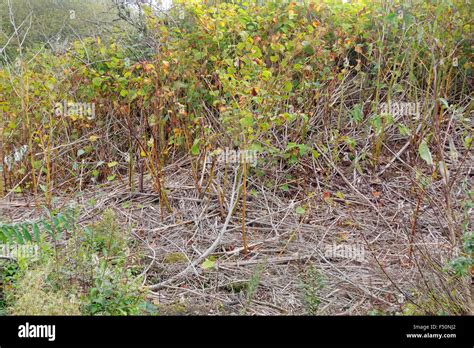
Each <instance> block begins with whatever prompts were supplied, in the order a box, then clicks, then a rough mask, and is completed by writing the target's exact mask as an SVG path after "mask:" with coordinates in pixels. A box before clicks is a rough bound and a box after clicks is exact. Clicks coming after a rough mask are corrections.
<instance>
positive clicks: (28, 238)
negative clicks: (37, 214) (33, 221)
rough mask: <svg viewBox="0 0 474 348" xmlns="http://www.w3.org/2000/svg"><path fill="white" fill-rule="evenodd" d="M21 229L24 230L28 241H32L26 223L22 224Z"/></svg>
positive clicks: (24, 235)
mask: <svg viewBox="0 0 474 348" xmlns="http://www.w3.org/2000/svg"><path fill="white" fill-rule="evenodd" d="M21 230H22V232H23V237H24V238H25V239H26V240H27V241H28V242H32V241H33V239H32V238H31V234H30V231H28V227H26V225H21Z"/></svg>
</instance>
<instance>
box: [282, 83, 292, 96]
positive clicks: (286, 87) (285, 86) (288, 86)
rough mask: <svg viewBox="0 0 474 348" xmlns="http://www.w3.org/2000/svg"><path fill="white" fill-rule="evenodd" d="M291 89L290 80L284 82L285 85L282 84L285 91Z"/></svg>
mask: <svg viewBox="0 0 474 348" xmlns="http://www.w3.org/2000/svg"><path fill="white" fill-rule="evenodd" d="M292 89H293V84H292V83H291V82H290V81H287V82H285V85H284V86H283V90H284V91H285V92H287V93H289V92H291V91H292Z"/></svg>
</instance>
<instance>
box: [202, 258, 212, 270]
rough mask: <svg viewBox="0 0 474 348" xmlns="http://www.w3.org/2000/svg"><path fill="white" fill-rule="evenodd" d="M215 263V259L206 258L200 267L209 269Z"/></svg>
mask: <svg viewBox="0 0 474 348" xmlns="http://www.w3.org/2000/svg"><path fill="white" fill-rule="evenodd" d="M215 264H216V261H213V260H210V259H209V258H207V259H206V260H205V261H204V262H203V263H202V265H201V268H202V269H210V268H214V266H215Z"/></svg>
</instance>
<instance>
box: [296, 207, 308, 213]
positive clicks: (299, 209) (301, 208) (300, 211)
mask: <svg viewBox="0 0 474 348" xmlns="http://www.w3.org/2000/svg"><path fill="white" fill-rule="evenodd" d="M295 212H296V214H299V215H303V214H304V213H306V210H305V209H304V208H303V207H297V208H296V209H295Z"/></svg>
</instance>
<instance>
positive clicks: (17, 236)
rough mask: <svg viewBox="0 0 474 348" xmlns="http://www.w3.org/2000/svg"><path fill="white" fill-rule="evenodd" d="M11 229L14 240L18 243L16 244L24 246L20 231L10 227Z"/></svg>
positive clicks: (15, 227)
mask: <svg viewBox="0 0 474 348" xmlns="http://www.w3.org/2000/svg"><path fill="white" fill-rule="evenodd" d="M11 229H12V230H13V231H14V232H15V236H16V240H17V241H18V244H25V240H24V239H23V236H22V235H21V232H20V229H19V228H18V227H17V226H12V227H11Z"/></svg>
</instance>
